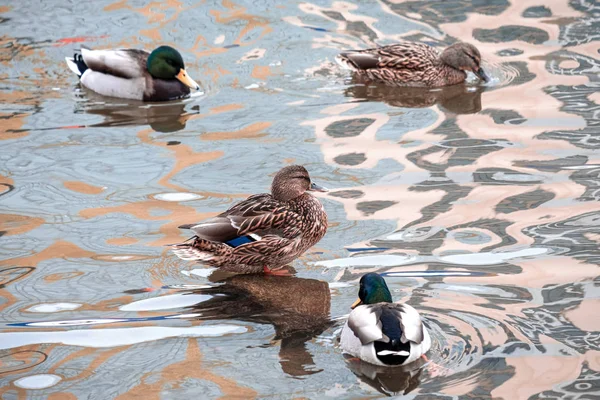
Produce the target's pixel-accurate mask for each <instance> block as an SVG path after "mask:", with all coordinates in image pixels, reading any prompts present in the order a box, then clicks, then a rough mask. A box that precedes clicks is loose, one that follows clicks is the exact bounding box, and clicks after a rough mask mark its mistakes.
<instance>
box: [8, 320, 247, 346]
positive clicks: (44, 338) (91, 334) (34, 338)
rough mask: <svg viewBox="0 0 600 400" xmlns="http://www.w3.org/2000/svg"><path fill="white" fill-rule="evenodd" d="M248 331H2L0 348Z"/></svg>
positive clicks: (110, 343)
mask: <svg viewBox="0 0 600 400" xmlns="http://www.w3.org/2000/svg"><path fill="white" fill-rule="evenodd" d="M247 331H248V330H247V329H246V328H245V327H243V326H238V325H230V324H218V325H201V326H192V327H185V328H179V327H163V326H143V327H136V328H115V329H77V330H71V331H51V332H3V333H0V349H12V348H15V347H21V346H29V345H32V344H41V343H59V344H64V345H67V346H81V347H93V348H104V347H117V346H129V345H132V344H137V343H143V342H151V341H155V340H161V339H166V338H172V337H215V336H223V335H227V334H233V333H245V332H247Z"/></svg>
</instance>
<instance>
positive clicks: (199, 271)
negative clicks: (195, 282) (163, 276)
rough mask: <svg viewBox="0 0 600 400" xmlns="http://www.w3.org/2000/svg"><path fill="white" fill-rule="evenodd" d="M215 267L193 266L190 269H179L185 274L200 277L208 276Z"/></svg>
mask: <svg viewBox="0 0 600 400" xmlns="http://www.w3.org/2000/svg"><path fill="white" fill-rule="evenodd" d="M214 270H216V268H194V269H192V270H191V271H181V273H182V274H184V275H185V276H190V275H195V276H199V277H202V278H208V277H209V276H210V274H212V273H213V271H214Z"/></svg>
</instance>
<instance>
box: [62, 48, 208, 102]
mask: <svg viewBox="0 0 600 400" xmlns="http://www.w3.org/2000/svg"><path fill="white" fill-rule="evenodd" d="M65 59H66V61H67V65H68V66H69V69H70V70H71V71H73V72H74V73H75V74H77V76H79V80H80V82H81V84H82V85H83V86H85V87H86V88H88V89H90V90H93V91H94V92H96V93H98V94H101V95H103V96H109V97H119V98H123V99H134V100H142V101H168V100H174V99H179V98H182V97H185V96H188V95H189V94H190V89H195V90H199V89H200V86H198V84H197V83H196V82H195V81H194V80H193V79H192V78H191V77H190V76H189V75H188V73H187V72H186V70H185V66H184V63H183V58H182V57H181V54H179V52H178V51H177V50H175V49H174V48H172V47H170V46H160V47H158V48H156V49H155V50H154V51H152V53H148V52H147V51H146V50H138V49H117V50H91V49H87V48H82V49H81V54H75V55H74V56H73V58H70V57H66V58H65Z"/></svg>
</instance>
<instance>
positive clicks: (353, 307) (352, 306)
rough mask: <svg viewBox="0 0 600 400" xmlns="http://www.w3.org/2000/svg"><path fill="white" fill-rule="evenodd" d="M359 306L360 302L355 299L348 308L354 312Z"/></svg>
mask: <svg viewBox="0 0 600 400" xmlns="http://www.w3.org/2000/svg"><path fill="white" fill-rule="evenodd" d="M361 304H362V300H361V299H356V301H355V302H354V303H353V304H352V305H351V306H350V308H351V309H353V310H354V309H355V308H356V307H358V306H360V305H361Z"/></svg>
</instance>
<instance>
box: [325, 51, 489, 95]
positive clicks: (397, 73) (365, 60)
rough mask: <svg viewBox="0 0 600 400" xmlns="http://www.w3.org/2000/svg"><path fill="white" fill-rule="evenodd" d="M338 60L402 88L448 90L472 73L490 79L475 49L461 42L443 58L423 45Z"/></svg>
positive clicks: (359, 72)
mask: <svg viewBox="0 0 600 400" xmlns="http://www.w3.org/2000/svg"><path fill="white" fill-rule="evenodd" d="M336 60H337V61H338V62H339V63H340V64H341V65H342V66H343V67H345V68H348V69H351V70H352V71H354V72H355V73H356V74H357V75H358V76H360V77H363V78H366V79H368V80H372V81H376V82H384V83H388V84H394V85H398V86H427V87H436V86H448V85H455V84H457V83H461V82H463V81H464V80H465V78H466V77H467V74H466V73H465V71H471V72H473V73H474V74H475V75H477V76H478V77H479V78H480V79H482V80H483V81H488V80H489V77H488V76H487V75H486V73H485V72H484V71H483V68H481V54H480V53H479V50H477V49H476V48H475V46H473V45H471V44H469V43H463V42H458V43H454V44H453V45H452V46H449V47H447V48H446V49H445V50H444V51H443V52H442V53H441V54H440V53H438V51H437V50H436V49H434V48H433V47H431V46H428V45H426V44H422V43H410V42H406V43H399V44H394V45H390V46H385V47H378V48H375V49H368V50H354V51H348V52H345V53H341V54H340V55H338V56H337V57H336Z"/></svg>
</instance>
